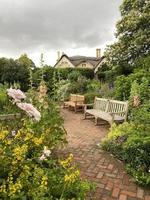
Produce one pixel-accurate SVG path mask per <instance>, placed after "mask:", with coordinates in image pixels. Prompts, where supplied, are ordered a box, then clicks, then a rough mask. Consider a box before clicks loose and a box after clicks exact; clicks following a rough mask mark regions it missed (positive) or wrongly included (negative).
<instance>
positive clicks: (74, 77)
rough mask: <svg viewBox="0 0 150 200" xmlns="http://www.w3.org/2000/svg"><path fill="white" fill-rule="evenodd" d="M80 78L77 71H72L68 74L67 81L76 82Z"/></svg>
mask: <svg viewBox="0 0 150 200" xmlns="http://www.w3.org/2000/svg"><path fill="white" fill-rule="evenodd" d="M80 78H82V76H81V74H80V72H79V71H72V72H71V73H70V74H68V79H69V80H70V81H75V82H76V81H78V80H79V79H80Z"/></svg>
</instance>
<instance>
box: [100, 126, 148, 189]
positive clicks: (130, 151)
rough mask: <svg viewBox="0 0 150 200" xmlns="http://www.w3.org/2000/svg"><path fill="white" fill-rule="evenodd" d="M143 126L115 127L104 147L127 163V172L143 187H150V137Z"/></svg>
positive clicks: (103, 144)
mask: <svg viewBox="0 0 150 200" xmlns="http://www.w3.org/2000/svg"><path fill="white" fill-rule="evenodd" d="M143 128H144V127H143V126H140V124H139V125H135V124H133V123H124V124H122V125H119V126H113V127H112V129H111V131H110V132H109V134H108V137H107V138H105V140H104V141H103V143H102V147H103V148H104V149H105V150H107V151H109V152H111V153H113V154H114V155H115V156H116V157H117V158H119V159H121V160H123V161H124V162H125V163H126V166H127V171H128V172H129V173H131V174H132V176H133V177H134V179H135V181H137V182H138V183H139V184H141V185H147V186H150V175H149V170H150V168H149V166H150V159H149V158H150V136H149V131H148V132H147V131H145V130H144V129H143Z"/></svg>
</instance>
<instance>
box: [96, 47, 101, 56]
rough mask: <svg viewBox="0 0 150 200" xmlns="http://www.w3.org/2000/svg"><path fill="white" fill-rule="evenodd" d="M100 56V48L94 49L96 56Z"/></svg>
mask: <svg viewBox="0 0 150 200" xmlns="http://www.w3.org/2000/svg"><path fill="white" fill-rule="evenodd" d="M100 57H101V49H96V58H100Z"/></svg>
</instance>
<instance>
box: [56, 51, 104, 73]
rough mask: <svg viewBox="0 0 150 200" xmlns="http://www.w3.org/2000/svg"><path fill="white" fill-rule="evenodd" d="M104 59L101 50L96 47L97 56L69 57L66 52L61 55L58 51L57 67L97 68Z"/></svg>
mask: <svg viewBox="0 0 150 200" xmlns="http://www.w3.org/2000/svg"><path fill="white" fill-rule="evenodd" d="M103 59H104V57H101V50H100V49H96V57H87V56H72V57H69V56H67V55H66V54H62V56H61V57H60V52H58V59H57V62H56V64H55V65H54V67H55V68H89V69H93V70H94V69H95V68H96V67H97V66H98V65H99V64H100V63H101V62H102V60H103Z"/></svg>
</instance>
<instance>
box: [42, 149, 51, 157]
mask: <svg viewBox="0 0 150 200" xmlns="http://www.w3.org/2000/svg"><path fill="white" fill-rule="evenodd" d="M43 153H44V155H45V156H47V157H49V156H50V154H51V151H50V150H49V149H47V147H44V150H43Z"/></svg>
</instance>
